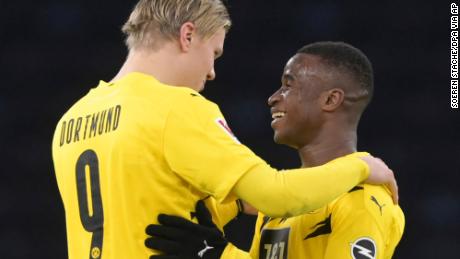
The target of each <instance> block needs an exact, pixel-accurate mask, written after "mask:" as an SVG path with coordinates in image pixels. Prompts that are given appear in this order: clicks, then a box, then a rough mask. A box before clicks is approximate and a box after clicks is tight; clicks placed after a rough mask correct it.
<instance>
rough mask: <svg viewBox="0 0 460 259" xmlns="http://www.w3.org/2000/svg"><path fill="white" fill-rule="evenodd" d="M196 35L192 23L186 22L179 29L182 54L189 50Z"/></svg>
mask: <svg viewBox="0 0 460 259" xmlns="http://www.w3.org/2000/svg"><path fill="white" fill-rule="evenodd" d="M195 35H196V27H195V25H194V24H193V23H192V22H186V23H184V24H182V26H181V27H180V35H179V44H180V48H181V50H182V51H184V52H188V51H189V50H190V46H191V45H192V40H193V37H194V36H195Z"/></svg>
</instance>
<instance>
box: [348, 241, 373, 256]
mask: <svg viewBox="0 0 460 259" xmlns="http://www.w3.org/2000/svg"><path fill="white" fill-rule="evenodd" d="M351 255H352V257H353V259H375V258H376V257H377V246H376V245H375V242H374V240H372V239H371V238H368V237H361V238H358V239H357V240H356V241H355V242H353V243H352V244H351Z"/></svg>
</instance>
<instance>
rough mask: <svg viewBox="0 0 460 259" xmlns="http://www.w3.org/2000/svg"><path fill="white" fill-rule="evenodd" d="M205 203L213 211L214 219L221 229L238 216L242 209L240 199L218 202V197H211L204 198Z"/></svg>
mask: <svg viewBox="0 0 460 259" xmlns="http://www.w3.org/2000/svg"><path fill="white" fill-rule="evenodd" d="M204 203H205V204H206V207H207V208H208V209H209V212H210V213H211V216H212V220H213V221H214V223H215V224H216V226H217V227H218V228H219V229H220V230H221V231H223V229H224V226H225V225H227V223H228V222H230V221H231V220H232V219H234V218H235V217H236V216H238V213H240V211H241V209H240V206H239V204H238V200H236V201H232V202H227V203H218V202H217V201H216V199H214V198H212V197H209V198H207V199H206V200H204Z"/></svg>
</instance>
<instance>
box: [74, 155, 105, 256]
mask: <svg viewBox="0 0 460 259" xmlns="http://www.w3.org/2000/svg"><path fill="white" fill-rule="evenodd" d="M76 176H77V195H78V208H79V210H80V219H81V223H82V225H83V227H84V228H85V230H86V231H88V232H91V233H93V235H92V238H91V247H90V250H89V251H90V254H89V258H90V259H96V258H100V257H101V255H102V240H103V237H104V231H103V230H104V229H103V227H104V211H103V210H102V199H101V187H100V183H99V161H98V159H97V155H96V153H95V152H94V151H93V150H91V149H88V150H86V151H85V152H83V153H82V154H81V155H80V157H79V158H78V161H77V166H76ZM88 192H89V193H90V195H91V196H88Z"/></svg>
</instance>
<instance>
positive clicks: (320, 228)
mask: <svg viewBox="0 0 460 259" xmlns="http://www.w3.org/2000/svg"><path fill="white" fill-rule="evenodd" d="M331 217H332V214H329V217H327V218H326V219H325V220H324V221H321V222H319V223H318V224H316V225H315V226H314V227H317V228H316V230H315V231H313V232H312V233H311V234H309V235H307V236H306V237H305V238H304V239H303V240H307V239H309V238H313V237H317V236H320V235H327V234H330V233H332V228H331Z"/></svg>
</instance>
